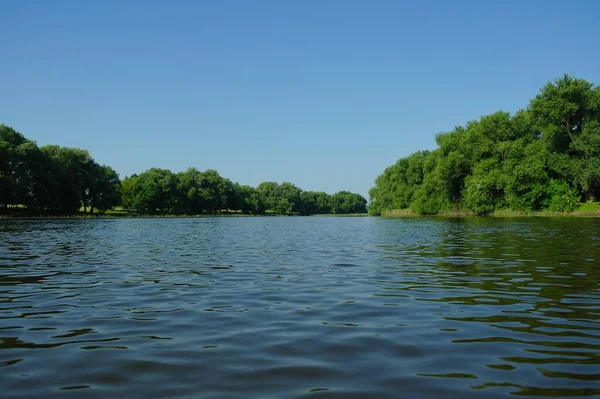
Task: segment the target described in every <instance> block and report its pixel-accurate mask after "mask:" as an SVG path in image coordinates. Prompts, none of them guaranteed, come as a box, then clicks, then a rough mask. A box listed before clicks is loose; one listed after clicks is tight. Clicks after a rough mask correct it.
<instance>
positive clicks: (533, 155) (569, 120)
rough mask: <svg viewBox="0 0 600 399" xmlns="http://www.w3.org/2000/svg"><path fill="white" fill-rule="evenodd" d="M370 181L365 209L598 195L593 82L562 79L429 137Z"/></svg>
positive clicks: (485, 209) (532, 206) (556, 207)
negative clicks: (433, 145) (514, 106)
mask: <svg viewBox="0 0 600 399" xmlns="http://www.w3.org/2000/svg"><path fill="white" fill-rule="evenodd" d="M436 142H437V144H438V148H437V149H436V150H434V151H421V152H417V153H415V154H412V155H410V156H408V157H406V158H402V159H400V160H398V162H396V164H395V165H393V166H390V167H388V168H387V169H385V171H384V172H383V174H381V175H380V176H378V177H377V179H376V180H375V187H373V188H372V189H371V190H370V192H369V194H370V201H371V202H370V205H369V211H370V212H371V213H372V214H381V213H382V212H385V211H386V210H392V209H407V208H409V209H412V210H413V211H415V212H417V213H421V214H436V213H438V212H440V211H445V210H456V209H464V210H471V211H474V212H476V213H479V214H488V213H491V212H494V211H495V210H500V209H511V210H519V211H535V210H544V209H548V210H551V211H562V212H564V211H571V210H573V209H575V208H576V207H577V206H578V205H579V203H580V202H582V201H586V200H594V199H595V198H597V197H598V196H599V195H600V87H599V86H594V85H593V84H592V83H590V82H588V81H585V80H583V79H576V78H573V77H571V76H567V75H565V76H563V77H562V78H559V79H557V80H555V81H553V82H550V83H548V84H546V85H545V86H544V87H543V88H542V90H541V91H540V93H539V94H538V95H537V96H536V97H535V98H534V99H533V100H532V101H531V102H530V104H529V106H528V108H527V109H525V110H521V111H519V112H517V113H516V114H514V115H512V116H511V115H510V114H509V113H506V112H497V113H494V114H491V115H487V116H483V117H482V118H480V119H479V120H478V121H473V122H469V123H468V124H467V125H466V126H464V127H457V128H455V129H454V130H453V131H451V132H449V133H442V134H439V135H438V136H437V137H436Z"/></svg>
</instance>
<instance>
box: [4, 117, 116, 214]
mask: <svg viewBox="0 0 600 399" xmlns="http://www.w3.org/2000/svg"><path fill="white" fill-rule="evenodd" d="M120 202H121V184H120V181H119V176H118V175H117V173H116V172H115V171H114V170H113V169H111V168H110V167H109V166H104V165H99V164H98V163H96V162H95V161H94V159H93V158H92V157H91V156H90V154H89V153H88V152H87V151H84V150H80V149H78V148H66V147H59V146H56V145H48V146H43V147H38V146H37V144H36V143H35V142H33V141H31V140H28V139H26V138H25V137H24V136H23V135H22V134H20V133H18V132H17V131H15V130H14V129H12V128H10V127H8V126H6V125H0V213H6V212H7V211H8V208H9V207H11V206H13V207H14V206H18V207H23V210H24V211H27V212H30V213H35V214H63V215H64V214H73V213H77V212H79V210H80V209H81V208H82V209H83V212H84V213H87V212H89V213H94V212H97V213H100V214H102V213H104V212H105V211H106V210H108V209H110V208H112V207H114V206H115V205H117V204H119V203H120Z"/></svg>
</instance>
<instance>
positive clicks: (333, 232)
mask: <svg viewBox="0 0 600 399" xmlns="http://www.w3.org/2000/svg"><path fill="white" fill-rule="evenodd" d="M599 265H600V220H597V219H569V218H559V219H550V218H544V219H537V218H536V219H534V218H530V219H492V218H489V219H486V218H474V219H468V218H466V219H443V218H423V219H418V218H417V219H385V218H331V217H305V218H301V217H288V218H286V217H277V218H199V219H115V220H111V219H106V220H46V221H26V220H20V221H10V220H4V221H0V392H1V395H2V396H3V397H33V396H36V397H61V398H62V397H107V396H115V395H118V396H122V397H126V396H127V397H144V398H146V397H148V398H152V397H165V396H170V397H206V398H213V397H214V398H222V397H240V398H247V397H264V398H268V397H272V398H281V397H305V398H320V397H340V398H341V397H343V398H352V397H382V398H385V397H390V398H392V397H394V398H395V397H411V398H413V397H414V398H440V397H486V398H493V397H508V396H512V395H521V396H585V395H600V266H599Z"/></svg>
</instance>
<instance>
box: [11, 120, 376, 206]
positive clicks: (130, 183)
mask: <svg viewBox="0 0 600 399" xmlns="http://www.w3.org/2000/svg"><path fill="white" fill-rule="evenodd" d="M118 205H122V208H123V209H125V211H126V212H127V214H131V213H137V214H144V215H166V214H176V215H197V214H203V213H207V214H211V213H215V212H220V211H233V212H240V213H244V214H255V215H260V214H264V213H266V211H267V210H268V211H270V212H271V213H278V214H282V215H313V214H326V213H338V214H339V213H365V212H366V208H365V205H366V200H365V199H364V198H363V197H362V196H360V195H358V194H353V193H349V192H346V191H342V192H340V193H337V194H334V195H329V194H327V193H324V192H315V191H302V190H301V189H300V188H299V187H297V186H295V185H294V184H292V183H289V182H283V183H281V184H279V183H276V182H263V183H261V184H260V185H259V186H258V187H257V188H254V187H250V186H244V185H240V184H238V183H233V182H232V181H231V180H229V179H227V178H224V177H222V176H221V175H220V174H219V173H218V172H217V171H216V170H214V169H207V170H205V171H200V170H198V169H196V168H189V169H187V170H186V171H184V172H180V173H173V172H171V171H170V170H167V169H159V168H151V169H148V170H147V171H145V172H142V173H140V174H139V175H138V174H134V175H131V176H129V177H126V178H125V179H124V180H123V181H122V182H121V181H120V179H119V175H118V174H117V172H115V171H114V170H113V169H112V168H111V167H109V166H105V165H99V164H98V163H97V162H96V161H94V159H93V158H92V156H91V155H90V154H89V153H88V152H87V151H85V150H81V149H78V148H66V147H60V146H56V145H47V146H44V147H41V148H40V147H38V146H37V144H36V143H35V142H33V141H30V140H28V139H27V138H25V136H23V135H22V134H20V133H19V132H17V131H15V130H14V129H12V128H10V127H8V126H6V125H0V213H6V212H8V207H15V206H18V207H19V209H23V210H24V212H26V213H29V214H54V215H72V214H77V213H79V212H80V209H82V210H83V212H84V213H90V214H92V213H94V212H96V213H99V214H105V213H106V212H109V213H111V214H113V212H110V211H111V210H112V209H114V208H115V207H116V206H118Z"/></svg>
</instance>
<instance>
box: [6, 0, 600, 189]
mask: <svg viewBox="0 0 600 399" xmlns="http://www.w3.org/2000/svg"><path fill="white" fill-rule="evenodd" d="M177 4H178V5H181V7H173V6H169V5H167V4H166V3H160V2H138V1H132V2H128V3H127V4H119V3H118V2H115V1H107V2H103V3H101V4H100V3H88V4H83V3H82V4H73V3H68V2H66V1H57V2H53V3H44V2H41V1H38V2H30V3H27V4H23V3H20V2H18V1H12V2H7V3H5V4H4V9H5V10H4V15H5V18H6V22H5V24H4V25H3V28H2V30H4V31H5V32H4V33H3V34H2V35H0V44H1V45H2V46H3V48H5V49H7V50H8V51H7V52H6V54H7V56H6V57H5V61H4V62H3V63H2V64H0V74H1V76H3V77H4V81H5V83H4V88H5V92H6V93H9V95H4V96H2V97H1V98H0V109H1V110H2V111H3V112H2V113H1V114H0V123H4V124H6V125H8V126H11V127H13V128H14V129H15V130H17V131H19V132H21V133H22V134H23V135H25V136H26V137H27V138H29V139H31V140H34V141H36V142H37V143H38V144H39V145H46V144H58V145H61V146H67V147H78V148H82V149H85V150H88V151H89V152H90V154H91V155H92V156H93V157H94V158H95V159H96V161H98V162H99V163H101V164H107V165H109V166H111V167H113V168H114V169H115V170H116V171H117V173H119V175H120V176H121V178H123V177H125V176H130V175H132V174H134V173H137V174H139V173H141V172H143V171H145V170H147V169H149V168H152V167H158V168H163V169H170V170H172V171H173V172H179V171H183V170H185V169H187V168H188V167H196V168H198V169H200V170H206V169H216V170H217V171H218V172H219V173H220V174H221V175H222V176H224V177H227V178H229V179H231V180H232V181H234V182H239V183H240V184H244V185H251V186H257V185H258V184H259V183H261V182H263V181H277V182H279V183H281V182H283V181H289V182H291V183H293V184H295V185H297V186H298V187H300V188H302V189H303V190H311V191H325V192H328V193H335V192H338V191H350V192H356V193H359V194H361V195H363V196H364V197H365V198H367V199H368V190H369V189H370V188H371V187H372V186H373V182H374V179H375V178H376V177H377V175H379V174H380V173H382V172H383V170H384V168H386V167H388V166H390V165H392V164H394V163H395V162H396V161H397V160H398V159H399V158H401V157H404V156H407V155H409V154H410V153H413V152H415V151H419V150H431V149H434V148H435V147H436V144H435V135H436V134H437V133H440V132H445V131H450V130H452V129H453V128H454V127H455V126H459V125H464V124H466V123H467V122H468V121H470V120H475V119H478V118H479V117H480V116H481V115H485V114H489V113H493V112H496V111H507V112H510V113H511V114H514V112H515V111H517V110H518V109H522V108H525V107H526V106H527V104H528V102H529V100H530V99H531V98H533V97H535V95H536V94H537V93H538V92H539V90H540V88H541V87H542V86H543V85H544V84H545V83H547V82H548V81H551V80H554V79H556V78H558V77H560V76H562V75H563V74H565V73H567V74H571V75H573V76H576V77H579V78H583V79H586V80H589V81H591V82H593V83H596V84H597V82H599V81H600V72H599V71H598V70H597V68H596V67H595V66H596V65H597V63H598V61H599V60H600V56H599V55H598V53H597V52H593V51H591V49H593V48H595V46H597V43H596V38H597V37H600V23H599V22H600V3H597V2H594V1H579V2H577V3H576V6H575V7H571V8H568V9H564V7H561V6H560V5H559V4H547V3H545V2H542V1H531V2H527V3H526V4H524V5H523V4H519V3H517V2H516V1H511V2H502V3H496V4H479V3H476V2H461V4H459V5H458V6H452V5H449V4H444V3H442V2H426V3H422V4H419V5H410V6H409V5H406V4H402V5H399V4H396V3H395V2H380V3H377V5H378V6H379V7H374V6H371V7H367V6H364V5H363V4H361V3H358V2H341V1H332V2H328V3H327V4H319V3H318V2H306V3H303V4H279V3H276V2H271V1H264V2H260V3H257V4H245V3H237V2H224V3H220V4H198V3H195V2H191V1H181V2H177ZM432 4H434V5H432ZM507 4H510V5H512V7H510V6H507ZM517 4H518V10H519V14H515V12H514V8H516V7H517ZM233 5H235V6H233ZM336 5H338V6H337V7H336ZM228 6H229V7H228ZM582 10H585V12H584V13H582V12H581V11H582ZM490 16H492V17H490ZM565 20H568V21H576V22H575V23H577V24H578V27H579V29H577V30H572V29H570V25H569V24H565V23H564V22H563V21H565ZM506 21H510V22H508V23H507V22H506ZM507 28H508V29H507ZM572 54H577V55H581V54H583V55H584V56H583V57H581V56H577V57H573V56H569V55H572ZM149 137H150V138H151V139H149Z"/></svg>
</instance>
